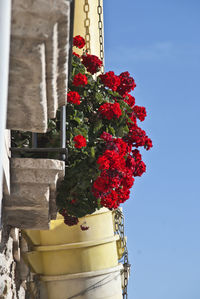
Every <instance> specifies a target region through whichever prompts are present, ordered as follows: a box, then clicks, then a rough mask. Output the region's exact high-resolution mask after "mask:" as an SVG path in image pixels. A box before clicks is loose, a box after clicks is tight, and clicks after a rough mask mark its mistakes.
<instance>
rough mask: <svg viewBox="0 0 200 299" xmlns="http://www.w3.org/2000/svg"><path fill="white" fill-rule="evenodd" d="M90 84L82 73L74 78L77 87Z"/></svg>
mask: <svg viewBox="0 0 200 299" xmlns="http://www.w3.org/2000/svg"><path fill="white" fill-rule="evenodd" d="M87 83H88V80H87V77H86V76H85V75H82V74H81V73H78V74H77V75H75V76H74V80H73V84H74V85H75V86H80V85H82V86H83V85H86V84H87Z"/></svg>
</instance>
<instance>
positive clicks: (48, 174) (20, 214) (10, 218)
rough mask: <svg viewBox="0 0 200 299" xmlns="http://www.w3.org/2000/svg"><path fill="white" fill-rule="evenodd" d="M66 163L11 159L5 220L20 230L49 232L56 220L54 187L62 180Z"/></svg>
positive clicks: (5, 201) (48, 160) (5, 198)
mask: <svg viewBox="0 0 200 299" xmlns="http://www.w3.org/2000/svg"><path fill="white" fill-rule="evenodd" d="M64 172H65V162H63V161H58V160H51V159H31V158H12V159H11V182H12V184H11V186H12V188H11V193H10V196H5V197H4V219H5V222H6V223H7V224H9V225H11V226H14V227H18V228H22V229H48V228H49V221H50V220H51V219H55V217H56V186H57V183H58V181H59V180H61V179H63V178H64Z"/></svg>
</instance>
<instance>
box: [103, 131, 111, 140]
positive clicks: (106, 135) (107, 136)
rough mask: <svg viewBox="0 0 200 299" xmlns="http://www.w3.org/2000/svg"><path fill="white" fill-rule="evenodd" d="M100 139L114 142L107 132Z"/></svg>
mask: <svg viewBox="0 0 200 299" xmlns="http://www.w3.org/2000/svg"><path fill="white" fill-rule="evenodd" d="M100 138H101V139H103V140H104V141H112V140H113V137H112V135H111V134H109V133H107V132H103V133H102V134H101V136H100Z"/></svg>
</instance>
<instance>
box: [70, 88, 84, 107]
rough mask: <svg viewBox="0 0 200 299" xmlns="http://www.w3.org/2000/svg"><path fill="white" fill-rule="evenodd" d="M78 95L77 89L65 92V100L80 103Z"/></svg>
mask: <svg viewBox="0 0 200 299" xmlns="http://www.w3.org/2000/svg"><path fill="white" fill-rule="evenodd" d="M80 98H81V97H80V95H79V93H78V92H77V91H69V92H68V94H67V101H68V102H69V103H73V104H75V105H80V103H81V102H80Z"/></svg>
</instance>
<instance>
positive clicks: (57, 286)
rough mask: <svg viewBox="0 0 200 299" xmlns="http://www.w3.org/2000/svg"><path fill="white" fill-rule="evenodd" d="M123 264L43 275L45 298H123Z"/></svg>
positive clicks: (43, 293) (42, 293)
mask: <svg viewBox="0 0 200 299" xmlns="http://www.w3.org/2000/svg"><path fill="white" fill-rule="evenodd" d="M122 268H123V266H122V265H117V266H116V267H113V268H108V269H103V270H100V271H91V272H84V273H76V274H68V275H58V276H41V281H42V284H41V286H42V289H41V290H40V291H41V295H42V296H43V297H42V298H43V299H46V298H48V299H55V298H56V299H66V298H79V299H94V298H95V299H100V298H101V299H102V298H103V299H122V287H121V270H122Z"/></svg>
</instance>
